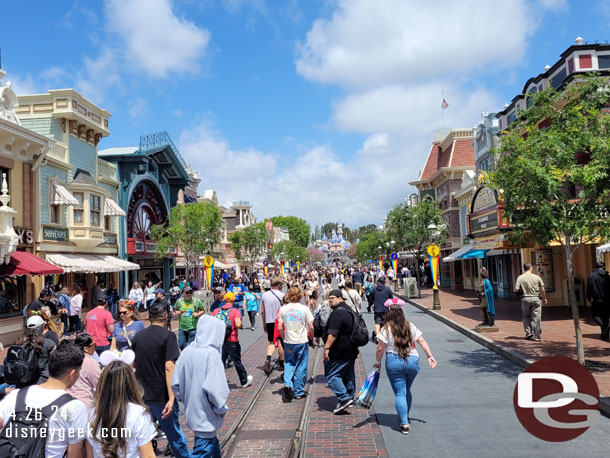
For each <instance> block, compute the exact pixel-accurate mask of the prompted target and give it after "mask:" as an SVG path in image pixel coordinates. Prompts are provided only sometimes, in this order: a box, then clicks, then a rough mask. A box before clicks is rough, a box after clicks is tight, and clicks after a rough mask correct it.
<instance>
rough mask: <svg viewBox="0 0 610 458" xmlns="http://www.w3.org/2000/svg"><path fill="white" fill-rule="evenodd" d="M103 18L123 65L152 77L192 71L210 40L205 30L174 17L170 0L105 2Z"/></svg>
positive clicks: (113, 0) (197, 64)
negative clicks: (116, 39)
mask: <svg viewBox="0 0 610 458" xmlns="http://www.w3.org/2000/svg"><path fill="white" fill-rule="evenodd" d="M106 15H107V19H108V24H109V27H110V29H111V30H112V31H114V32H116V33H117V34H118V35H119V36H120V37H121V39H122V41H123V42H124V47H125V58H126V60H127V62H129V63H130V64H135V65H137V66H139V67H141V68H142V69H144V70H145V71H146V72H147V73H148V74H149V75H150V76H152V77H156V78H161V77H165V76H167V75H168V74H169V73H172V72H175V73H185V72H187V73H188V72H193V71H196V70H197V69H198V67H199V62H200V59H201V58H202V56H203V54H204V51H205V49H206V47H207V45H208V42H209V40H210V33H209V32H208V31H207V30H206V29H203V28H199V27H197V26H196V25H195V24H193V23H192V22H190V21H188V20H186V19H183V18H178V17H177V16H176V15H175V13H174V11H173V10H172V2H171V1H170V0H108V1H107V2H106Z"/></svg>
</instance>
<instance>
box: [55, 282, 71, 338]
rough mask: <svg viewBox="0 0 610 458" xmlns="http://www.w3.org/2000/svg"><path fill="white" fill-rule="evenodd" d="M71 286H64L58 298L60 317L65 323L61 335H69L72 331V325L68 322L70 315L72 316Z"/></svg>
mask: <svg viewBox="0 0 610 458" xmlns="http://www.w3.org/2000/svg"><path fill="white" fill-rule="evenodd" d="M69 294H70V288H68V287H67V286H64V287H63V288H62V289H61V291H60V293H59V298H58V299H57V313H58V314H59V319H60V320H61V323H62V325H63V328H64V329H63V331H62V333H61V336H62V337H64V336H67V335H68V332H69V331H70V326H69V324H68V321H69V316H70V296H69Z"/></svg>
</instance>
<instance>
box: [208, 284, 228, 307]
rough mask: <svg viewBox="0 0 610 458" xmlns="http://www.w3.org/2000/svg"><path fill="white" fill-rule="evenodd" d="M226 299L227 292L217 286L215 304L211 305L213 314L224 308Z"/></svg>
mask: <svg viewBox="0 0 610 458" xmlns="http://www.w3.org/2000/svg"><path fill="white" fill-rule="evenodd" d="M224 298H225V290H224V288H223V287H222V286H217V287H216V288H214V302H212V305H210V313H212V312H213V311H214V310H216V309H218V308H220V307H222V305H223V304H224Z"/></svg>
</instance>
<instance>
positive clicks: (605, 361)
mask: <svg viewBox="0 0 610 458" xmlns="http://www.w3.org/2000/svg"><path fill="white" fill-rule="evenodd" d="M400 293H402V290H400V291H399V294H400ZM439 296H440V303H441V310H435V312H436V313H438V314H439V315H441V316H443V317H446V318H449V319H450V320H453V321H455V322H457V323H459V324H460V325H462V326H464V327H465V328H468V329H470V330H474V328H475V326H476V325H477V324H478V323H480V322H481V317H480V313H479V299H478V298H477V295H476V293H475V292H474V291H451V290H440V291H439ZM432 299H433V295H432V289H425V290H423V291H422V293H421V298H419V299H418V298H412V299H411V301H412V302H415V303H418V304H421V305H422V306H424V307H425V308H427V309H432ZM495 307H496V326H497V327H499V328H500V331H499V332H489V333H483V334H479V335H482V336H484V337H487V338H488V339H490V340H492V341H494V342H497V343H499V344H501V345H502V346H504V347H506V348H508V349H510V350H513V351H515V352H517V353H518V354H520V355H521V356H522V357H524V358H526V359H530V360H536V359H539V358H542V357H545V356H566V357H569V358H574V359H576V339H575V334H574V321H573V320H572V312H571V310H570V309H569V308H568V307H546V306H543V308H542V339H543V340H542V342H535V341H533V340H525V339H524V336H525V332H524V330H523V322H522V316H521V302H520V300H518V299H501V298H497V297H496V298H495ZM579 312H580V327H581V330H582V334H583V339H584V346H585V359H586V364H587V368H588V369H589V370H590V371H591V372H592V373H593V375H594V376H595V379H596V380H597V384H598V386H599V391H600V396H602V397H608V396H610V342H607V341H603V340H601V339H600V328H599V326H598V325H596V324H595V323H594V321H593V319H592V318H591V312H590V309H589V308H587V309H583V308H582V307H580V309H579Z"/></svg>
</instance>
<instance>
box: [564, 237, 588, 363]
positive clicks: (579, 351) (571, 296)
mask: <svg viewBox="0 0 610 458" xmlns="http://www.w3.org/2000/svg"><path fill="white" fill-rule="evenodd" d="M571 242H572V240H571V237H566V244H565V245H564V251H565V255H566V264H567V267H568V303H569V305H570V308H571V309H572V318H573V320H574V332H575V333H576V356H577V358H578V362H579V363H580V364H583V365H584V364H585V347H584V344H583V340H582V330H581V329H580V316H579V313H578V304H577V303H576V292H575V290H574V262H573V255H574V253H573V252H572V246H571Z"/></svg>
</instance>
